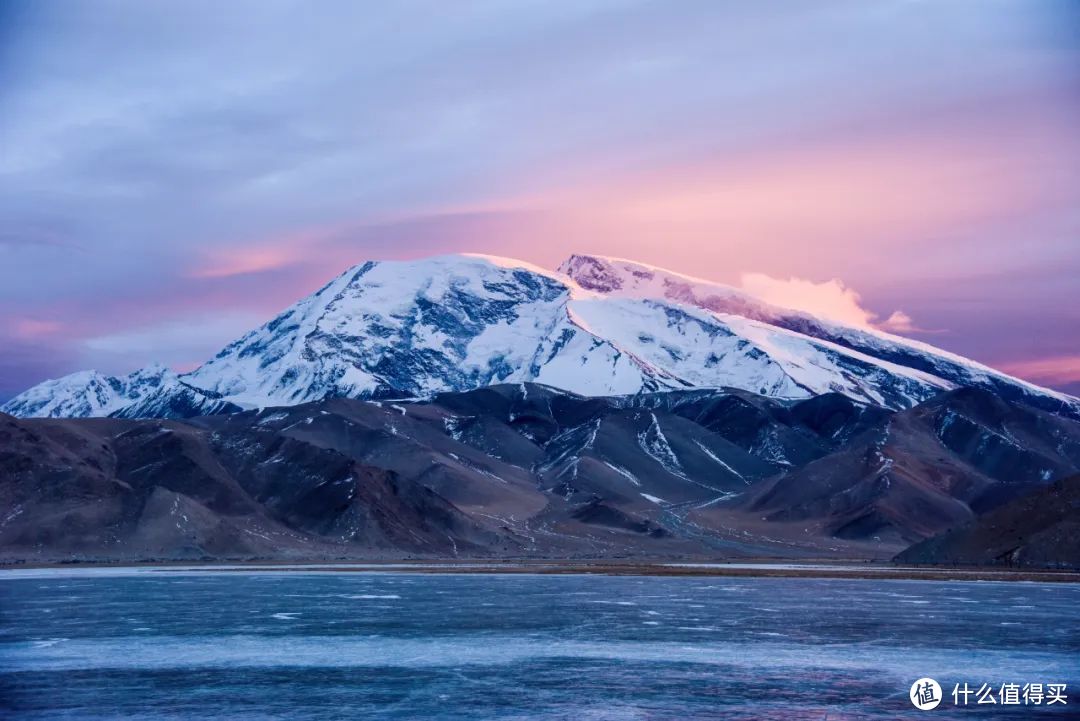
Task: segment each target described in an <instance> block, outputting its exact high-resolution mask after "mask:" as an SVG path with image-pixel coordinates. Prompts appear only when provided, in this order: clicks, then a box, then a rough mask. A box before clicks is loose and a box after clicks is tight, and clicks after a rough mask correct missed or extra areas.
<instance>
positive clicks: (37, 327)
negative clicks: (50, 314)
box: [11, 318, 64, 340]
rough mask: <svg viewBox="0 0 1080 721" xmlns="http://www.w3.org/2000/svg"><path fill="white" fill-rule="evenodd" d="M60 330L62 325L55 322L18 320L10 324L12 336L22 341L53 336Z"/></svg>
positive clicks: (33, 319)
mask: <svg viewBox="0 0 1080 721" xmlns="http://www.w3.org/2000/svg"><path fill="white" fill-rule="evenodd" d="M62 330H64V324H63V323H60V322H59V321H55V320H40V319H38V318H18V319H16V320H15V321H14V322H13V323H12V324H11V332H12V335H14V336H15V337H16V338H21V339H23V340H34V339H37V338H47V337H50V336H55V335H56V334H57V333H59V332H60V331H62Z"/></svg>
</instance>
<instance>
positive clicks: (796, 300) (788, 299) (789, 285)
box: [740, 273, 906, 328]
mask: <svg viewBox="0 0 1080 721" xmlns="http://www.w3.org/2000/svg"><path fill="white" fill-rule="evenodd" d="M740 280H741V285H742V288H743V290H745V291H746V292H748V293H750V294H751V295H754V296H756V297H758V298H760V299H761V300H763V301H765V302H766V303H771V304H772V305H778V306H780V307H781V308H792V309H794V310H801V311H805V312H806V313H810V314H811V315H816V316H818V317H819V318H824V319H826V320H831V321H835V322H837V323H843V324H845V325H851V326H856V327H858V328H870V327H871V326H872V325H873V320H874V318H875V317H876V314H875V313H873V312H872V311H869V310H867V309H865V308H863V307H862V305H861V299H860V297H859V294H858V293H857V292H855V291H854V290H853V289H851V288H849V287H847V286H846V285H845V284H844V282H843V281H841V280H838V279H836V278H833V279H832V280H827V281H825V282H822V283H815V282H814V281H812V280H804V279H803V278H787V279H781V278H773V277H772V276H768V275H765V274H764V273H743V274H742V277H741V279H740ZM894 315H895V314H894ZM905 317H906V316H905Z"/></svg>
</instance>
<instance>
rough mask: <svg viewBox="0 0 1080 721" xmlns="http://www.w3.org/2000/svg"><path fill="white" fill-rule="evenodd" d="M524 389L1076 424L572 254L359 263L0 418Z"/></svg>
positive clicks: (970, 375)
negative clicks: (270, 306)
mask: <svg viewBox="0 0 1080 721" xmlns="http://www.w3.org/2000/svg"><path fill="white" fill-rule="evenodd" d="M524 382H533V383H540V384H544V385H547V386H551V387H554V388H559V389H563V390H566V391H570V392H574V393H578V394H581V395H593V396H612V395H634V394H639V393H645V392H654V391H664V390H673V389H687V388H720V387H728V388H738V389H742V390H747V391H752V392H754V393H759V394H762V395H766V396H771V397H776V398H790V399H799V398H807V397H811V396H815V395H820V394H823V393H829V392H839V393H842V394H844V395H846V396H848V397H850V398H852V399H855V400H857V401H860V402H863V403H867V404H873V405H879V406H883V407H887V408H893V409H900V408H908V407H911V406H912V405H915V404H917V403H919V402H921V401H923V400H926V399H928V398H930V397H932V396H934V395H937V394H938V393H941V392H942V391H945V390H949V389H952V388H956V387H959V386H969V385H970V386H980V387H987V388H991V389H993V390H995V392H998V393H1002V394H1004V395H1007V396H1008V397H1011V398H1013V399H1020V400H1024V401H1026V402H1029V403H1032V404H1034V405H1038V406H1040V407H1042V408H1044V409H1047V410H1052V411H1055V412H1058V413H1062V414H1064V415H1069V416H1073V417H1080V401H1078V400H1077V399H1075V398H1071V397H1069V396H1066V395H1064V394H1060V393H1055V392H1053V391H1050V390H1047V389H1043V388H1039V387H1038V386H1034V385H1032V384H1029V383H1025V382H1024V381H1021V380H1019V379H1016V378H1012V377H1010V376H1007V375H1004V374H1002V373H999V372H997V371H994V370H992V369H990V368H987V367H986V366H982V365H980V364H978V363H975V362H973V361H969V360H967V359H964V358H961V357H959V356H955V355H953V354H949V353H947V352H945V351H942V350H939V349H936V348H933V347H932V346H928V345H926V344H922V343H918V342H916V341H912V340H909V339H904V338H900V337H898V336H891V335H888V334H885V333H880V332H878V331H875V330H870V329H862V328H849V327H845V326H840V325H837V324H835V323H830V322H827V321H824V320H821V319H818V318H815V317H813V316H811V315H808V314H806V313H801V312H798V311H794V310H789V309H783V308H777V307H775V306H771V305H768V304H766V303H763V302H761V301H760V300H758V299H756V298H753V297H752V296H749V295H747V294H745V293H743V292H742V291H739V290H737V289H733V288H729V287H727V286H722V285H720V284H716V283H710V282H708V281H702V280H698V279H693V278H689V277H687V276H683V275H680V274H677V273H674V272H672V271H667V270H663V269H660V268H654V267H651V266H647V265H645V264H641V263H636V262H634V261H628V260H621V259H614V258H605V257H601V256H585V255H575V256H572V257H571V258H570V259H568V260H567V261H566V262H564V263H563V264H562V265H561V266H560V267H559V269H558V270H557V271H550V270H546V269H543V268H539V267H537V266H534V265H531V264H528V263H525V262H522V261H518V260H513V259H509V258H499V257H495V256H482V255H447V256H437V257H432V258H425V259H420V260H414V261H368V262H365V263H362V264H360V265H357V266H354V267H352V268H350V269H349V270H347V271H345V272H344V273H342V274H341V275H339V276H338V277H337V278H335V279H333V280H331V281H330V282H329V283H327V284H326V285H325V286H323V287H322V288H321V289H319V290H318V291H316V292H315V293H313V294H311V295H309V296H307V297H306V298H303V299H301V300H299V301H298V302H296V303H294V304H293V305H292V306H290V307H289V308H287V309H285V310H284V311H283V312H282V313H280V314H279V315H277V316H276V317H274V318H273V319H271V320H270V321H269V322H267V323H265V324H264V325H262V326H260V327H258V328H256V329H254V330H252V331H251V332H249V333H247V334H246V335H244V336H243V337H241V338H239V339H237V340H236V341H234V342H232V343H230V344H229V345H227V346H226V347H225V348H223V349H222V350H221V351H220V352H219V353H218V354H217V355H215V356H214V357H213V358H211V359H210V360H208V361H207V362H206V363H204V364H203V365H201V366H199V367H198V368H196V369H194V370H193V371H191V372H189V373H184V374H176V373H174V372H172V371H170V370H169V369H167V368H165V367H163V366H160V365H155V366H151V367H148V368H145V369H140V370H137V371H135V372H134V373H132V374H130V375H127V376H121V377H116V376H108V375H105V374H101V373H97V372H95V371H83V372H79V373H74V374H71V375H69V376H65V377H63V378H60V379H57V380H50V381H45V382H44V383H41V384H39V385H37V386H34V387H33V388H31V389H29V390H27V391H25V392H24V393H22V394H20V395H18V396H16V397H15V398H13V399H12V400H10V401H8V402H7V403H6V404H4V405H3V406H2V407H0V410H2V411H3V412H5V413H9V414H11V415H14V416H22V417H42V416H43V417H90V416H116V417H129V418H134V417H189V416H195V415H209V414H216V413H228V412H233V411H236V410H240V409H246V408H261V407H267V406H280V405H294V404H298V403H303V402H307V401H313V400H320V399H325V398H332V397H352V398H361V399H374V400H380V399H394V398H426V397H430V396H432V395H434V394H436V393H440V392H445V391H462V390H469V389H472V388H478V387H482V386H486V385H492V384H496V383H524Z"/></svg>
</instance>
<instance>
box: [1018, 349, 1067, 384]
mask: <svg viewBox="0 0 1080 721" xmlns="http://www.w3.org/2000/svg"><path fill="white" fill-rule="evenodd" d="M998 367H999V368H1000V369H1001V370H1003V371H1004V372H1006V373H1009V374H1010V375H1014V376H1017V377H1019V378H1024V379H1025V380H1029V381H1031V382H1033V383H1042V384H1049V385H1065V384H1068V383H1078V382H1080V355H1061V356H1052V357H1048V358H1032V359H1029V360H1018V361H1012V362H1007V363H1001V364H999V365H998Z"/></svg>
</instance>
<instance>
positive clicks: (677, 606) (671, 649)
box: [0, 570, 1080, 721]
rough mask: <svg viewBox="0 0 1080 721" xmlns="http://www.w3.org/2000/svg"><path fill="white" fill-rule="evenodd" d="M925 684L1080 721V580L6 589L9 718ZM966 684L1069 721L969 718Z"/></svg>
mask: <svg viewBox="0 0 1080 721" xmlns="http://www.w3.org/2000/svg"><path fill="white" fill-rule="evenodd" d="M923 676H929V677H932V678H935V679H937V680H938V681H939V682H940V684H941V686H942V687H943V688H944V689H945V693H946V695H947V696H949V698H948V700H947V702H946V703H943V704H942V706H940V707H939V708H938V709H937V710H936V711H934V715H935V717H938V718H942V717H943V718H949V717H959V716H960V715H961V714H963V716H964V717H965V718H1030V717H1032V715H1036V716H1038V717H1040V718H1043V717H1044V718H1047V719H1051V718H1065V717H1070V716H1075V715H1078V714H1077V712H1078V711H1080V586H1077V585H1074V584H1035V583H1015V582H938V581H895V580H837V579H802V578H692V577H674V578H672V577H613V576H580V575H565V576H547V575H498V574H461V575H453V574H450V575H446V574H414V573H405V572H402V573H394V572H380V573H340V572H337V573H311V572H299V571H294V572H273V571H241V572H228V573H220V572H218V573H205V572H200V571H197V570H191V571H171V572H169V573H167V574H155V573H149V572H138V573H129V572H124V571H122V570H121V571H115V572H112V573H110V572H102V571H98V572H94V573H92V574H80V573H64V572H55V573H53V572H32V573H20V572H11V573H6V572H0V717H5V718H8V717H10V718H38V719H42V718H80V719H84V718H103V719H104V718H109V719H115V718H131V719H136V718H137V719H147V718H151V719H153V718H161V719H164V718H169V719H179V718H199V719H205V718H221V719H225V718H228V719H237V718H240V719H263V718H277V719H324V718H325V719H329V718H360V717H363V718H380V719H390V718H400V719H489V718H508V719H575V720H576V719H591V718H595V719H609V718H610V719H688V718H745V719H802V718H805V719H814V720H815V721H821V719H824V718H826V717H827V718H834V719H841V718H843V719H849V718H857V719H864V718H866V719H895V718H926V716H925V715H924V712H920V711H917V710H915V709H914V708H912V706H911V704H910V702H909V700H908V690H909V687H910V686H911V684H912V682H913V681H914V680H915V679H917V678H919V677H923ZM964 682H966V683H968V684H969V685H974V686H975V687H978V686H979V685H980V684H982V683H988V684H992V685H994V686H995V687H997V686H999V685H1000V684H1002V683H1005V682H1016V683H1019V684H1024V683H1031V682H1041V683H1066V684H1068V692H1069V705H1068V706H1064V707H1063V706H1061V705H1055V706H1052V707H1051V706H1040V707H1033V706H1027V707H1025V706H1018V707H1008V706H994V707H988V706H980V707H978V708H969V709H967V713H965V712H964V709H955V708H953V707H952V701H951V695H950V694H951V690H952V688H953V685H954V684H955V683H964ZM973 702H974V699H973V700H972V703H973ZM971 714H973V715H971Z"/></svg>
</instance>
